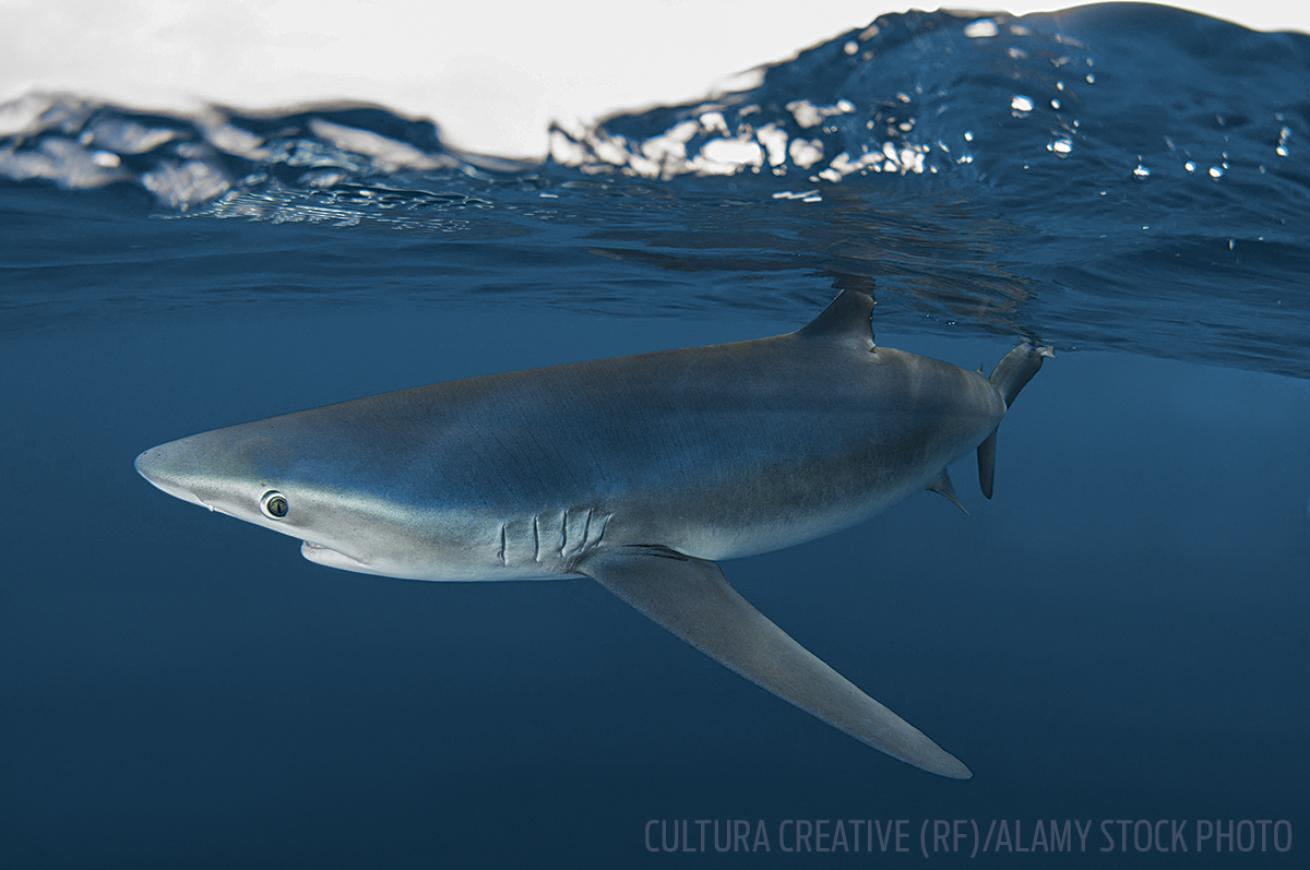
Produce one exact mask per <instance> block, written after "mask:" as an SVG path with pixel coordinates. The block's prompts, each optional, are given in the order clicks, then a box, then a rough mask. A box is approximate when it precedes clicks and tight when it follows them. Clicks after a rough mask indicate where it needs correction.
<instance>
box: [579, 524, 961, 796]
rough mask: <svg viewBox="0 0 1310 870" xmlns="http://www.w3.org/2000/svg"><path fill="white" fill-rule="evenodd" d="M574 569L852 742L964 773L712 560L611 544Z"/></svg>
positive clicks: (943, 771) (932, 768)
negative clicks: (755, 603)
mask: <svg viewBox="0 0 1310 870" xmlns="http://www.w3.org/2000/svg"><path fill="white" fill-rule="evenodd" d="M575 570H577V571H579V572H581V573H583V574H586V575H587V576H589V577H592V578H594V579H595V580H596V582H598V583H600V584H601V585H602V586H604V587H605V588H606V589H608V590H609V591H611V592H613V593H614V594H615V595H617V596H618V597H619V598H621V599H622V600H624V601H626V602H627V603H628V604H630V605H632V606H633V607H635V608H637V609H638V610H640V611H641V612H642V613H644V614H646V616H648V617H650V618H651V619H652V620H654V621H655V622H657V623H659V624H660V625H662V626H664V627H665V628H666V629H668V630H669V631H671V632H673V634H675V635H677V636H678V637H680V638H682V639H683V640H684V641H686V642H687V643H689V644H691V645H692V646H694V647H696V649H698V650H700V651H701V652H703V653H705V654H706V655H708V656H709V657H710V658H712V659H714V660H715V661H717V662H719V663H720V664H722V665H725V666H726V667H728V668H730V669H732V670H734V671H736V672H737V673H738V674H740V675H742V676H743V677H745V678H746V679H748V680H750V681H751V682H753V683H755V684H756V685H758V686H760V687H762V688H764V689H767V690H769V691H770V692H772V693H773V694H775V695H777V696H778V697H779V698H782V699H783V700H784V701H789V702H790V703H792V704H795V705H796V706H797V707H800V708H801V709H802V710H804V711H805V712H807V713H809V714H811V715H813V716H816V717H818V718H819V719H822V720H823V721H824V722H827V723H828V724H829V725H832V726H833V727H834V728H837V729H838V730H840V731H844V732H846V733H847V734H849V735H850V736H852V737H854V738H855V739H856V740H859V741H861V742H862V743H865V744H867V745H869V746H872V747H873V748H874V749H877V750H880V751H882V752H885V753H887V754H888V755H890V756H892V757H893V758H898V759H900V760H901V761H904V762H906V763H908V764H912V765H914V766H915V767H919V768H922V769H924V770H926V771H928V772H930V773H936V774H939V775H941V776H948V777H952V778H954V779H968V778H969V777H970V776H972V774H971V773H970V772H969V768H967V767H965V766H964V765H963V764H962V763H961V762H960V761H959V760H958V759H956V758H955V757H954V756H952V755H951V754H950V753H948V752H946V751H945V750H943V749H942V748H941V747H940V746H938V745H937V744H936V743H933V742H932V741H931V740H929V739H928V738H927V737H926V736H924V734H923V733H922V732H920V731H919V730H918V729H917V728H915V727H914V726H913V725H910V724H909V723H908V722H906V721H905V720H904V719H902V718H901V717H899V716H897V715H896V714H895V713H893V712H892V711H891V710H888V709H887V708H886V707H884V706H883V705H882V704H879V703H878V702H877V701H875V700H873V699H872V698H870V697H869V696H868V695H866V694H864V692H862V691H860V689H859V688H858V687H857V686H856V685H855V684H854V683H852V682H851V681H850V680H848V679H846V678H845V677H843V676H842V675H841V674H839V673H837V672H836V671H834V670H833V669H832V668H830V667H829V666H828V665H826V664H824V663H823V661H821V660H820V659H819V658H818V657H816V656H815V655H814V654H813V653H811V652H810V651H809V650H807V649H805V648H804V647H803V646H801V645H800V644H798V643H797V642H796V641H794V640H792V638H791V637H790V636H789V635H788V634H787V633H786V632H784V631H783V630H782V629H780V628H778V626H776V625H774V624H773V623H772V622H771V621H770V620H769V619H768V617H766V616H765V615H764V614H762V613H760V612H759V611H758V610H756V609H755V608H754V607H752V606H751V604H750V602H749V601H747V600H746V599H745V598H742V597H741V595H739V594H738V593H737V591H736V590H735V589H733V588H732V586H730V585H729V584H728V581H727V580H725V579H724V577H723V572H722V571H721V570H720V569H719V566H718V565H716V564H714V563H713V562H706V561H703V560H701V559H692V558H689V557H687V556H683V555H681V554H679V553H676V552H674V551H673V550H670V549H667V548H664V547H618V548H615V549H600V550H597V551H595V552H593V553H591V554H590V555H588V556H586V557H585V558H584V559H582V560H581V561H580V562H579V563H578V565H577V567H576V569H575Z"/></svg>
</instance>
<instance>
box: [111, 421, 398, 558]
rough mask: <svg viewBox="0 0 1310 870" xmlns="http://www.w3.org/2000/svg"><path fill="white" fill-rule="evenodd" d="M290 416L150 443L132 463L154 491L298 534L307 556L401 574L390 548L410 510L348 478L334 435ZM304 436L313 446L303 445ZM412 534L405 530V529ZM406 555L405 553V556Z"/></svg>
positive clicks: (393, 548) (347, 467) (393, 547)
mask: <svg viewBox="0 0 1310 870" xmlns="http://www.w3.org/2000/svg"><path fill="white" fill-rule="evenodd" d="M295 416H296V415H292V416H290V417H284V418H273V419H271V420H262V421H259V422H256V423H248V424H244V425H241V426H232V427H229V428H226V429H217V430H214V431H212V432H204V433H201V434H199V435H192V436H189V437H187V438H181V439H178V440H176V441H170V442H168V443H166V444H161V445H159V446H157V447H152V448H150V449H149V450H146V451H145V452H143V453H142V454H141V455H140V456H138V457H137V458H136V462H135V465H136V470H137V471H138V472H139V473H140V474H141V476H142V477H144V478H145V479H146V480H148V481H149V482H150V483H152V484H154V485H155V486H156V487H157V488H159V489H160V490H162V491H164V492H166V493H168V494H169V495H172V496H175V497H176V498H179V499H182V500H183V501H187V502H191V503H192V504H197V505H200V506H201V507H206V508H209V509H210V510H211V511H216V512H219V513H223V514H227V515H228V516H232V517H236V518H237V519H240V520H244V521H246V522H248V523H253V524H255V525H257V526H262V527H263V528H266V529H268V530H270V531H274V532H278V533H279V534H283V535H290V536H291V537H294V538H299V539H300V540H301V542H302V543H301V552H302V553H303V555H304V556H305V558H306V559H308V560H310V561H311V562H316V563H319V564H322V565H327V566H329V567H333V568H340V569H343V570H347V571H358V572H361V573H366V574H384V575H389V576H404V575H405V574H407V573H412V572H411V571H410V570H408V569H410V568H412V566H409V565H405V564H400V563H399V562H398V559H397V554H398V553H399V554H404V553H405V552H407V548H405V547H404V546H399V544H401V543H402V542H403V541H404V540H405V539H406V530H407V528H408V523H409V522H411V521H412V517H411V516H407V515H406V514H405V512H403V511H399V510H397V508H396V506H395V504H393V503H391V502H389V501H387V500H385V499H381V498H379V497H377V495H376V492H377V488H376V487H367V488H366V487H363V486H360V485H359V484H358V482H357V481H354V480H352V468H351V465H350V462H349V461H343V458H342V457H343V454H342V452H341V451H333V450H332V449H331V439H327V440H326V441H325V440H324V439H322V438H319V439H311V440H309V441H307V440H306V439H305V437H304V436H305V435H306V434H307V433H306V432H305V431H304V426H303V424H302V423H301V422H299V421H297V420H296V419H295ZM307 443H312V444H316V445H318V446H319V447H320V448H322V449H321V450H319V451H308V452H307V451H305V449H304V447H305V445H306V444H307ZM411 539H412V532H411ZM402 560H403V555H402Z"/></svg>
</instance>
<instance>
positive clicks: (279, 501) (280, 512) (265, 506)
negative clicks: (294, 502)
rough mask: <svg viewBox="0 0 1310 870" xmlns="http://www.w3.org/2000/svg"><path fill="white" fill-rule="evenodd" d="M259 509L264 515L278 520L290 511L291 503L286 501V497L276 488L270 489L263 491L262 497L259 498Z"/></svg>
mask: <svg viewBox="0 0 1310 870" xmlns="http://www.w3.org/2000/svg"><path fill="white" fill-rule="evenodd" d="M259 509H260V510H262V511H263V512H264V516H266V517H268V518H270V519H274V520H280V519H282V518H283V517H285V516H286V515H287V514H288V513H290V511H291V505H290V504H288V503H287V497H286V496H285V495H283V494H282V493H280V492H278V491H277V490H276V489H270V490H269V491H268V492H266V493H264V497H263V498H261V499H260V500H259Z"/></svg>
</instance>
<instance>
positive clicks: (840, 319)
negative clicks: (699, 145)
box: [796, 290, 873, 347]
mask: <svg viewBox="0 0 1310 870" xmlns="http://www.w3.org/2000/svg"><path fill="white" fill-rule="evenodd" d="M872 316H873V296H871V295H870V294H868V293H866V292H864V291H863V290H843V291H841V292H840V293H838V294H837V298H836V299H834V300H832V302H831V303H829V305H828V307H827V308H825V309H823V312H822V313H821V314H820V315H819V316H818V317H816V318H814V319H813V320H811V321H810V322H809V323H807V324H806V325H805V326H803V327H801V328H800V329H799V330H797V332H796V334H797V335H799V336H802V337H804V338H826V339H834V338H836V339H841V338H851V339H854V340H858V341H863V342H866V343H868V345H869V346H870V347H872V346H873V327H872V326H871V325H870V322H869V321H870V318H871V317H872Z"/></svg>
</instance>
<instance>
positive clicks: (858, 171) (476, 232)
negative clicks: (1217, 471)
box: [0, 5, 1310, 376]
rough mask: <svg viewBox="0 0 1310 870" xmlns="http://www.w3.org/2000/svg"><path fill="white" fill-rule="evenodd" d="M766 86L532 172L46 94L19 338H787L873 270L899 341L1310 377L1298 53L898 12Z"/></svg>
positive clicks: (36, 135) (1165, 16)
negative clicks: (682, 323)
mask: <svg viewBox="0 0 1310 870" xmlns="http://www.w3.org/2000/svg"><path fill="white" fill-rule="evenodd" d="M754 79H755V81H753V82H745V84H746V85H753V86H750V87H746V88H745V89H742V90H737V91H733V92H729V93H725V94H722V95H719V96H717V97H715V98H712V99H707V100H706V101H704V102H701V103H697V104H694V105H686V106H676V107H667V108H657V109H652V110H649V111H644V112H638V113H629V114H619V115H615V116H612V117H610V118H609V119H607V120H605V121H604V122H603V123H601V124H599V125H598V126H596V127H594V128H591V129H578V130H565V129H562V128H561V129H557V130H555V131H554V132H553V134H552V152H551V158H550V159H549V160H548V161H546V162H545V163H541V164H518V163H509V162H506V161H502V160H497V159H494V158H480V157H477V156H474V155H466V154H459V153H455V152H453V151H452V150H450V149H449V148H446V147H444V146H443V145H442V142H441V138H440V136H439V133H438V130H437V129H436V128H435V127H434V126H433V124H431V123H429V122H427V121H421V120H412V119H406V118H401V117H397V116H396V115H394V114H392V113H389V112H387V111H386V110H385V109H383V108H374V107H338V108H329V107H317V108H312V109H307V110H304V111H298V112H289V113H284V114H265V115H252V114H248V113H242V112H240V111H234V110H226V109H222V108H214V109H212V110H210V111H208V112H203V113H198V114H195V115H193V116H188V117H181V116H168V115H157V114H146V113H141V112H133V111H130V110H128V109H125V108H122V107H117V106H107V105H103V104H98V103H95V102H92V101H87V100H82V99H79V98H77V97H74V96H68V95H63V96H53V97H42V96H32V97H29V98H27V99H25V100H21V101H18V102H17V103H15V104H12V105H10V106H8V107H7V108H6V109H5V110H4V112H3V118H4V121H5V125H6V127H7V128H8V130H9V131H10V132H9V133H8V135H6V136H5V137H4V138H3V139H0V178H5V179H8V180H7V181H6V182H5V186H4V187H3V188H2V189H3V193H4V198H3V201H2V203H0V230H3V238H4V243H3V244H4V246H5V257H4V265H3V268H4V270H5V277H6V291H5V293H4V294H3V297H2V298H0V305H2V306H3V309H0V310H3V311H4V314H5V317H4V320H3V325H0V328H2V329H4V330H5V331H11V332H12V331H22V330H26V329H31V328H38V327H41V326H47V325H51V324H54V323H57V322H58V321H60V320H61V319H64V318H75V317H90V316H95V317H100V316H106V315H108V316H113V315H114V314H115V313H123V312H128V311H132V310H135V309H136V308H138V307H141V306H146V307H149V306H155V305H160V304H166V305H199V304H205V305H208V304H213V303H216V302H229V301H252V300H257V301H260V302H272V301H277V300H284V299H295V300H302V301H303V300H306V299H317V300H324V301H327V300H330V301H333V302H337V301H342V300H360V299H370V298H376V297H379V296H381V297H386V298H389V299H395V298H401V297H404V298H414V299H422V300H431V301H436V302H442V303H449V302H452V301H456V302H461V303H464V302H470V301H481V300H486V299H495V300H497V301H500V302H518V301H531V302H533V303H538V304H547V305H559V306H567V307H572V308H579V309H588V310H601V311H607V312H613V313H617V314H677V313H679V312H684V311H687V310H688V309H692V310H699V311H702V312H720V311H723V310H724V309H730V310H731V309H738V310H741V311H745V312H749V313H750V314H751V316H754V317H759V318H764V319H768V320H770V321H773V322H775V323H778V324H785V323H790V322H792V321H794V320H795V319H796V317H798V316H800V315H801V314H802V313H803V312H804V311H806V310H808V308H809V306H811V305H812V304H813V303H815V302H816V301H819V300H821V299H823V298H824V297H826V296H827V295H828V294H829V293H830V292H831V291H830V289H829V285H831V284H837V285H847V284H850V285H864V286H867V285H868V284H869V282H873V283H875V284H876V286H877V288H878V292H879V298H880V301H881V302H882V303H884V304H883V307H882V309H880V317H882V318H885V320H884V322H889V323H893V324H896V325H898V326H904V327H907V328H914V329H918V330H932V331H947V332H983V331H986V332H994V333H1002V334H1006V335H1009V334H1014V333H1025V334H1029V335H1032V336H1036V337H1041V338H1043V339H1045V340H1047V341H1051V342H1054V343H1055V344H1056V345H1057V346H1059V347H1063V348H1066V349H1069V348H1119V349H1125V350H1130V351H1133V352H1139V353H1146V354H1152V355H1159V356H1169V357H1178V358H1185V359H1194V360H1198V361H1204V362H1207V363H1212V364H1219V365H1233V366H1239V367H1244V368H1256V369H1263V370H1269V371H1276V372H1285V373H1289V374H1295V375H1298V376H1305V375H1308V374H1310V316H1308V315H1310V296H1308V291H1307V290H1306V284H1305V281H1304V276H1305V275H1306V274H1307V266H1308V265H1310V261H1308V259H1307V253H1306V251H1307V245H1306V241H1307V230H1306V227H1307V225H1308V222H1307V216H1308V215H1310V174H1307V169H1306V167H1307V164H1306V153H1305V151H1304V150H1303V141H1304V139H1305V137H1306V135H1307V133H1306V131H1305V128H1306V126H1307V124H1310V38H1307V37H1305V36H1301V35H1293V34H1265V33H1255V32H1251V31H1247V30H1244V29H1242V28H1240V27H1237V26H1235V25H1231V24H1227V23H1224V22H1220V21H1216V20H1213V19H1208V18H1204V17H1201V16H1196V15H1191V14H1189V13H1184V12H1180V11H1176V10H1171V9H1167V8H1163V7H1143V6H1133V5H1121V6H1103V7H1089V8H1084V9H1077V10H1072V11H1068V12H1063V13H1057V14H1044V15H1030V16H1026V17H1023V18H1010V17H1007V16H1001V15H998V16H992V17H986V18H966V17H957V16H952V15H949V14H945V13H933V14H923V13H911V14H906V15H892V16H884V17H883V18H880V19H878V20H877V21H876V22H874V23H873V24H871V25H870V26H868V27H866V28H861V29H855V30H852V31H850V32H849V33H846V34H843V35H841V36H839V37H837V38H836V39H834V40H832V41H830V42H827V43H824V44H822V45H819V46H815V47H813V48H811V49H808V50H806V51H804V52H802V53H801V54H800V55H798V56H797V57H796V58H794V59H792V60H790V61H786V62H783V63H779V64H776V65H773V66H770V67H766V68H762V69H761V70H759V71H757V74H756V75H755V76H754ZM69 189H73V190H77V191H79V193H78V195H76V196H70V195H68V193H66V191H67V190H69Z"/></svg>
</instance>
